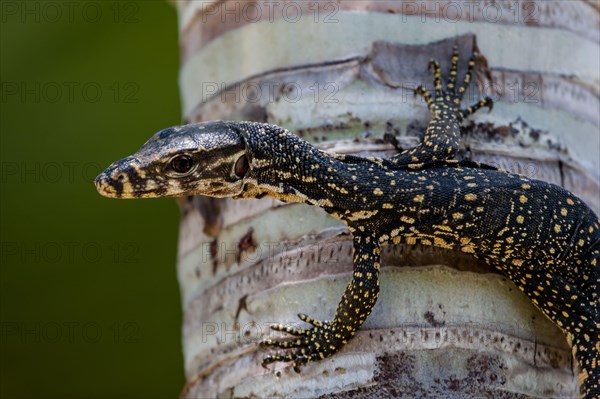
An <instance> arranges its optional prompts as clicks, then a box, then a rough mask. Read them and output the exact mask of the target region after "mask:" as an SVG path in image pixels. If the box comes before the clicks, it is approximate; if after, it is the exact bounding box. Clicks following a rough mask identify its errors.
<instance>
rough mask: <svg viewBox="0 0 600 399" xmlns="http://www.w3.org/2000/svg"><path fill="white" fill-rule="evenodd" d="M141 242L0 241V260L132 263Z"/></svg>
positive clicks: (137, 259)
mask: <svg viewBox="0 0 600 399" xmlns="http://www.w3.org/2000/svg"><path fill="white" fill-rule="evenodd" d="M140 252H141V251H140V244H139V243H137V242H135V241H127V242H118V241H113V242H96V241H33V242H21V241H1V242H0V259H1V260H2V264H4V265H8V264H19V265H22V264H44V265H75V264H85V265H89V264H95V263H100V262H113V263H124V264H134V263H139V261H140Z"/></svg>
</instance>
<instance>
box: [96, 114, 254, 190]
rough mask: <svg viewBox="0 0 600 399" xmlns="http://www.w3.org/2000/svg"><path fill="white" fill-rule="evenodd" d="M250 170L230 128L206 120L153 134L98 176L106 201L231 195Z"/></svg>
mask: <svg viewBox="0 0 600 399" xmlns="http://www.w3.org/2000/svg"><path fill="white" fill-rule="evenodd" d="M249 168H250V164H249V160H248V153H247V150H246V144H245V142H244V139H243V138H242V136H241V135H240V134H239V133H238V132H237V130H236V129H235V127H234V124H232V123H228V122H221V121H217V122H204V123H196V124H190V125H183V126H174V127H170V128H167V129H164V130H161V131H160V132H158V133H156V134H155V135H154V136H152V137H151V138H150V140H148V141H147V142H146V143H145V144H144V145H143V146H142V147H141V148H140V149H139V150H138V151H137V152H136V153H135V154H133V155H131V156H129V157H127V158H123V159H121V160H119V161H117V162H114V163H113V164H111V165H110V166H109V167H108V168H107V169H106V170H105V171H104V172H102V173H100V174H99V175H98V177H96V188H97V190H98V192H99V193H100V194H102V195H104V196H105V197H110V198H153V197H179V196H186V195H208V196H211V197H231V196H234V195H238V194H240V193H241V192H242V191H243V189H244V182H243V178H244V176H245V175H246V173H247V172H248V170H249Z"/></svg>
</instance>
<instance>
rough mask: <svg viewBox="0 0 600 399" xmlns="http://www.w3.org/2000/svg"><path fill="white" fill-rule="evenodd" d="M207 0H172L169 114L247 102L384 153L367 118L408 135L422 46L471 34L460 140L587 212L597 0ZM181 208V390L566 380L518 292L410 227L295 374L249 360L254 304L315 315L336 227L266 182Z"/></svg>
mask: <svg viewBox="0 0 600 399" xmlns="http://www.w3.org/2000/svg"><path fill="white" fill-rule="evenodd" d="M208 3H210V2H206V1H202V2H200V1H197V2H192V1H190V2H187V1H182V2H177V6H178V11H179V15H180V25H181V26H180V29H181V47H182V70H181V90H182V98H183V107H184V118H185V119H186V120H187V121H203V120H212V119H246V120H257V121H265V122H270V123H275V124H278V125H281V126H283V127H286V128H289V129H290V130H291V131H293V132H295V133H296V134H298V135H300V136H301V137H303V138H305V139H307V140H309V141H311V142H313V143H316V145H318V146H319V147H321V148H325V149H330V150H333V151H337V152H343V153H356V154H360V155H372V154H375V155H385V156H389V155H391V154H393V152H394V151H393V149H392V147H391V146H390V145H388V144H385V143H383V141H382V140H381V139H382V136H383V134H384V132H390V133H393V134H397V135H399V136H400V139H401V142H402V143H403V144H404V146H405V147H408V146H410V145H414V144H415V143H416V142H417V140H418V136H419V134H420V133H422V131H423V129H424V126H425V125H426V123H427V121H428V120H429V115H428V113H427V110H426V107H425V106H424V105H423V103H422V102H421V101H419V100H417V99H414V98H413V95H412V91H411V89H412V88H413V87H414V86H415V85H416V84H421V83H423V84H426V86H428V87H431V77H430V75H429V73H428V71H427V61H428V60H429V58H431V57H433V58H436V59H438V60H439V61H440V62H441V65H442V69H443V70H444V71H447V68H448V64H449V59H450V53H451V49H452V45H453V44H458V45H459V47H460V49H461V52H462V54H463V57H464V58H463V59H466V57H468V56H469V55H470V52H471V51H472V49H473V46H474V45H476V46H477V47H478V48H479V50H480V52H481V54H482V56H483V57H484V58H482V59H481V60H480V62H479V64H478V66H477V70H478V79H477V81H478V87H479V89H480V90H479V91H477V90H475V86H474V87H473V90H472V91H471V92H470V94H469V100H467V101H469V102H472V101H474V100H476V99H477V98H479V96H480V93H481V92H482V91H484V92H486V93H487V94H491V95H492V96H493V97H494V98H495V100H496V104H495V107H494V110H493V112H492V113H489V114H488V113H485V112H480V113H478V114H477V115H476V116H474V117H472V118H470V121H469V122H467V123H466V124H465V126H466V128H465V135H464V137H463V141H464V151H462V152H461V156H469V157H470V158H472V159H474V160H478V161H483V162H485V163H488V164H493V165H496V166H502V167H505V168H507V169H509V170H511V171H514V172H519V173H523V174H527V175H529V176H530V177H534V178H537V179H542V180H546V181H550V182H553V183H556V184H560V185H562V186H564V187H567V188H568V189H570V190H572V191H573V192H574V193H575V194H577V195H578V196H580V197H581V198H583V199H584V200H585V201H586V202H588V204H589V205H590V206H591V207H592V208H593V209H594V210H595V211H596V212H598V210H599V208H600V197H599V195H598V193H599V190H600V185H599V175H600V172H599V170H598V168H599V165H600V159H599V155H598V148H599V147H600V134H599V126H600V115H598V109H599V107H600V102H599V91H600V90H599V82H600V79H599V70H600V65H599V59H600V46H599V42H600V40H599V35H600V33H599V26H600V17H599V9H598V7H597V3H593V2H586V1H569V2H566V1H565V2H560V1H550V2H541V1H521V2H515V1H505V2H502V1H500V2H494V3H493V4H495V5H494V8H493V9H492V8H489V7H490V6H489V4H490V3H489V2H456V1H437V2H435V1H434V2H421V1H417V2H415V1H401V2H393V1H342V2H330V1H321V2H319V8H318V9H317V8H316V7H315V5H314V4H315V2H312V1H311V2H305V3H304V4H303V5H302V6H301V7H299V8H296V6H293V5H292V6H290V5H289V4H291V3H294V4H296V5H298V4H300V3H297V2H288V1H280V2H279V3H272V2H271V4H269V2H261V1H258V2H257V3H254V4H255V6H256V7H255V10H254V11H253V10H252V9H251V8H248V7H247V6H246V4H247V3H246V2H239V3H238V2H236V1H222V2H215V3H214V6H215V8H207V5H208ZM236 4H237V6H236ZM276 4H279V5H276ZM236 7H237V10H236ZM245 7H246V8H245ZM286 7H288V8H287V12H288V13H287V14H284V12H285V8H286ZM290 7H294V9H292V8H290ZM298 9H300V10H301V12H302V14H303V16H302V18H300V19H298V20H297V21H294V20H293V19H292V18H291V16H290V15H292V14H290V13H291V12H292V11H294V10H298ZM226 10H227V11H226ZM232 10H233V11H232ZM257 10H260V11H262V20H260V22H259V21H257V18H255V17H256V16H257V15H256V11H257ZM494 10H496V11H497V10H500V14H499V17H495V16H494V15H495V14H492V12H494ZM233 12H238V14H239V18H238V19H237V20H236V18H235V17H234V15H233V14H232V13H233ZM252 12H254V14H252ZM267 12H268V14H267ZM452 13H454V14H452ZM457 13H458V14H457ZM292 16H293V15H292ZM326 19H327V20H326ZM486 62H487V65H486ZM462 66H464V63H463V65H462ZM461 70H464V68H461ZM461 73H462V72H461ZM491 82H492V83H491ZM181 208H182V221H181V230H180V243H179V258H178V273H179V280H180V283H181V291H182V303H183V308H184V313H185V324H184V327H183V348H184V353H185V370H186V376H187V379H188V385H187V386H186V388H185V389H184V392H183V394H184V396H185V397H189V398H204V397H216V396H219V397H315V396H320V395H332V396H333V397H448V398H451V397H456V398H458V397H470V396H480V397H494V398H498V397H504V398H517V397H518V398H521V397H537V398H554V397H576V396H577V392H578V388H577V385H576V379H575V376H576V375H577V373H576V370H575V365H574V362H573V360H572V358H571V353H570V351H569V349H568V346H567V344H566V341H565V339H564V337H563V335H562V334H561V332H560V331H559V330H558V329H557V328H556V327H555V326H554V325H553V324H552V323H550V321H549V320H548V319H546V318H545V317H544V316H543V315H542V314H541V313H540V312H539V311H537V310H536V309H535V308H534V307H533V305H532V304H531V302H530V301H529V300H528V298H527V297H526V296H525V295H523V294H522V293H520V292H519V291H518V289H516V287H515V286H514V285H513V284H512V283H511V282H510V281H509V280H507V279H506V278H504V277H502V276H501V275H500V274H498V273H497V272H495V271H494V270H490V269H489V268H488V267H486V266H484V265H481V264H479V263H477V262H476V261H475V260H473V259H472V258H470V257H468V256H466V255H465V254H457V253H453V252H447V251H443V250H440V249H435V248H431V247H420V246H392V247H386V248H385V250H384V254H383V263H382V264H383V269H382V276H381V281H382V288H381V294H380V299H379V302H378V304H377V306H376V308H375V310H374V312H373V314H372V315H371V316H370V317H369V319H368V320H367V322H366V323H365V325H364V326H363V328H362V329H361V330H360V331H359V333H358V334H357V336H356V338H355V339H354V340H353V341H352V342H351V343H349V344H348V345H347V346H346V347H345V348H344V349H343V350H342V351H341V352H340V353H339V354H337V355H335V356H334V357H332V358H330V359H327V360H325V361H322V362H319V363H312V364H309V365H308V366H306V367H304V368H303V370H302V373H301V374H296V373H295V372H294V371H292V370H291V369H290V368H288V367H285V365H283V364H277V365H273V366H271V367H270V369H269V370H265V369H263V368H262V367H261V366H260V361H261V359H262V357H263V356H264V355H265V354H266V353H267V352H266V351H265V350H263V349H261V348H259V347H258V345H257V342H258V340H259V339H260V338H262V336H261V333H262V334H268V333H270V332H269V330H268V328H267V325H268V324H269V323H275V322H283V323H287V322H293V323H298V324H299V325H300V323H299V321H298V320H297V319H296V314H297V313H298V312H304V313H307V314H309V315H311V316H313V317H316V318H320V319H329V318H331V317H332V316H333V313H334V311H335V309H336V306H337V303H338V301H339V299H340V297H341V295H342V292H343V290H344V288H345V285H346V284H347V282H348V281H349V279H350V274H351V270H352V246H351V241H350V236H349V234H348V232H347V230H346V229H345V228H344V226H343V225H342V224H341V223H340V222H339V221H336V220H334V219H333V218H331V217H329V216H327V215H326V214H325V213H324V212H323V211H321V210H320V209H318V208H314V207H309V206H306V205H289V204H282V203H280V202H277V201H275V200H270V199H261V200H248V201H234V200H216V199H208V198H200V197H196V198H188V199H185V200H182V201H181Z"/></svg>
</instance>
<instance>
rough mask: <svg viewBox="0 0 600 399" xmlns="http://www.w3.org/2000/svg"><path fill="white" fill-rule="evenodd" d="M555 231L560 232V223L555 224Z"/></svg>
mask: <svg viewBox="0 0 600 399" xmlns="http://www.w3.org/2000/svg"><path fill="white" fill-rule="evenodd" d="M554 232H556V233H560V224H555V225H554Z"/></svg>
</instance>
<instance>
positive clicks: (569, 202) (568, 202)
mask: <svg viewBox="0 0 600 399" xmlns="http://www.w3.org/2000/svg"><path fill="white" fill-rule="evenodd" d="M567 204H569V205H575V203H574V202H573V200H572V199H571V198H567Z"/></svg>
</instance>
